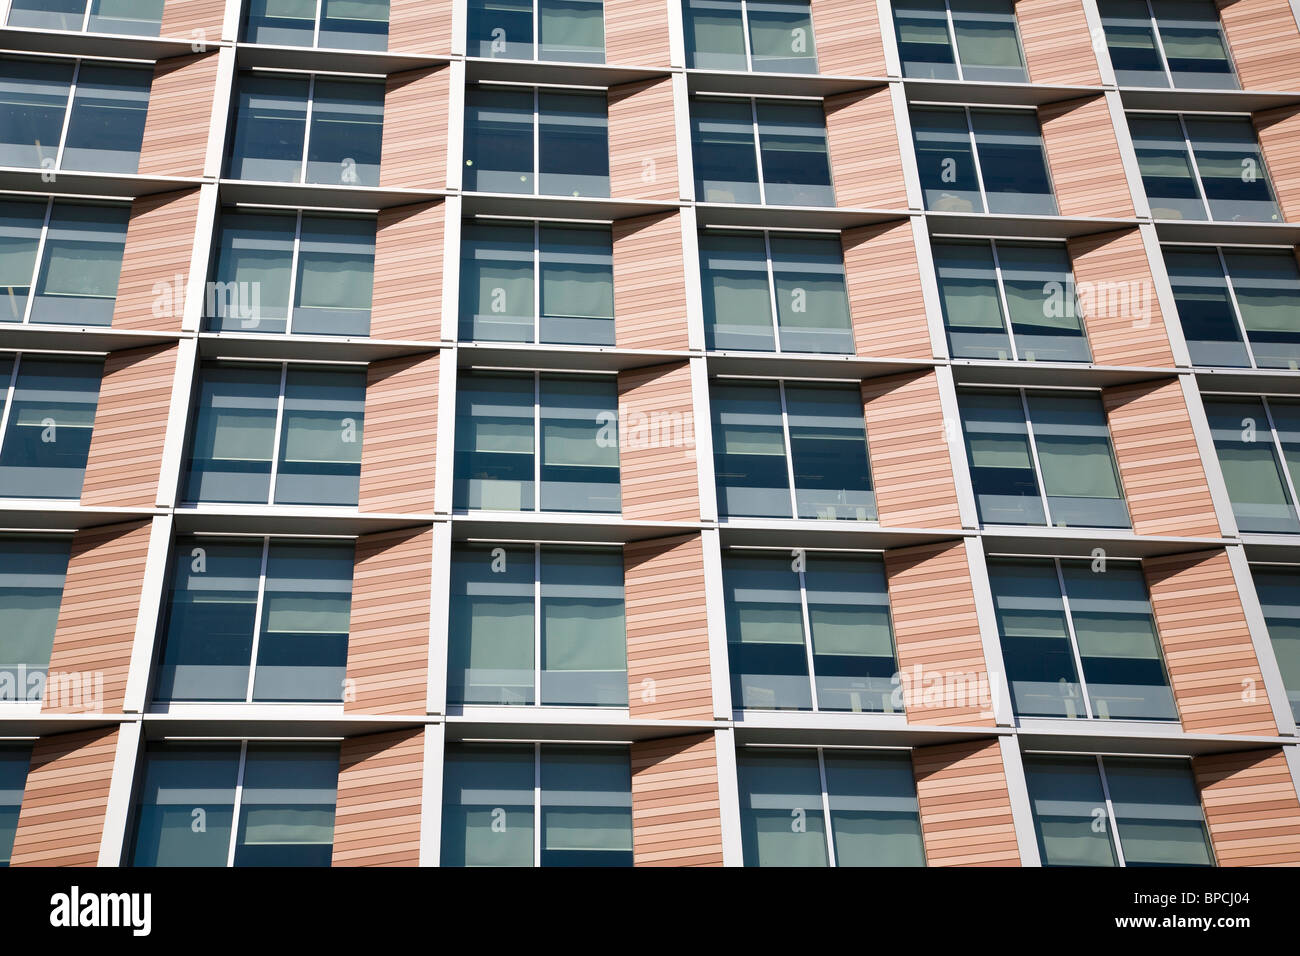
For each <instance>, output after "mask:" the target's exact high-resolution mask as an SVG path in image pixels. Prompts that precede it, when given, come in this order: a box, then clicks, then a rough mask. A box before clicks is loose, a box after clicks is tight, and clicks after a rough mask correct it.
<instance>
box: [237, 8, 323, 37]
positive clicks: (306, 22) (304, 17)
mask: <svg viewBox="0 0 1300 956" xmlns="http://www.w3.org/2000/svg"><path fill="white" fill-rule="evenodd" d="M315 31H316V0H249V4H248V21H247V23H246V24H245V26H244V40H245V42H247V43H267V44H274V45H276V46H311V45H312V42H313V41H312V34H313V33H315ZM322 45H323V46H332V45H333V44H328V43H327V44H322Z"/></svg>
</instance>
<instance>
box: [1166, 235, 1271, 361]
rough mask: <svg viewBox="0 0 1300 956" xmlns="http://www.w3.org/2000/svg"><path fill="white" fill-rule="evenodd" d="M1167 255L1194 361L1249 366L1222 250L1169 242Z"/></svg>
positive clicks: (1169, 270) (1182, 321)
mask: <svg viewBox="0 0 1300 956" xmlns="http://www.w3.org/2000/svg"><path fill="white" fill-rule="evenodd" d="M1164 259H1165V269H1166V270H1167V271H1168V273H1169V284H1170V286H1171V287H1172V288H1173V291H1174V302H1175V303H1176V304H1177V306H1178V321H1179V322H1180V323H1181V324H1182V326H1183V337H1184V338H1185V339H1186V340H1187V350H1188V352H1189V353H1190V354H1191V357H1192V364H1193V365H1217V366H1228V367H1233V368H1249V367H1250V356H1249V355H1247V353H1246V346H1245V344H1244V343H1243V342H1242V341H1241V329H1240V327H1239V326H1238V324H1237V315H1236V312H1235V311H1234V310H1233V308H1232V298H1231V295H1230V294H1229V292H1228V281H1227V279H1226V278H1225V277H1224V275H1223V264H1222V263H1221V262H1220V261H1219V254H1218V252H1216V251H1215V250H1213V249H1208V250H1207V249H1192V248H1171V247H1169V246H1166V247H1165V248H1164Z"/></svg>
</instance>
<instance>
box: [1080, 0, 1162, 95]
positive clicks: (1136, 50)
mask: <svg viewBox="0 0 1300 956" xmlns="http://www.w3.org/2000/svg"><path fill="white" fill-rule="evenodd" d="M1097 7H1098V9H1099V10H1100V12H1101V25H1102V29H1103V30H1105V31H1106V48H1107V50H1108V51H1109V52H1110V62H1111V65H1112V66H1113V67H1114V68H1115V80H1116V82H1117V83H1119V85H1120V86H1160V87H1167V86H1169V77H1168V76H1167V75H1166V74H1165V65H1164V61H1163V59H1162V58H1161V56H1160V49H1159V47H1158V46H1157V45H1156V34H1155V30H1154V29H1153V27H1152V25H1151V10H1150V9H1149V8H1148V7H1147V3H1146V0H1097Z"/></svg>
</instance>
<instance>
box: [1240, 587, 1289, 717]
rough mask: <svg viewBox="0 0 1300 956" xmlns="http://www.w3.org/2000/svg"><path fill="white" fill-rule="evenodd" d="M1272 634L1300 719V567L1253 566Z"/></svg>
mask: <svg viewBox="0 0 1300 956" xmlns="http://www.w3.org/2000/svg"><path fill="white" fill-rule="evenodd" d="M1250 570H1251V574H1252V575H1253V576H1254V578H1255V590H1256V593H1257V594H1258V595H1259V603H1260V607H1261V608H1262V610H1263V612H1264V621H1265V623H1266V624H1267V625H1268V637H1269V640H1270V642H1271V643H1272V645H1273V656H1274V657H1275V658H1276V659H1277V668H1278V670H1279V671H1281V672H1282V685H1283V686H1284V687H1285V688H1286V696H1287V699H1288V700H1289V701H1290V702H1291V711H1292V713H1293V714H1295V715H1296V717H1297V718H1300V568H1298V567H1296V566H1295V565H1291V566H1273V567H1269V566H1263V565H1252V566H1251V569H1250Z"/></svg>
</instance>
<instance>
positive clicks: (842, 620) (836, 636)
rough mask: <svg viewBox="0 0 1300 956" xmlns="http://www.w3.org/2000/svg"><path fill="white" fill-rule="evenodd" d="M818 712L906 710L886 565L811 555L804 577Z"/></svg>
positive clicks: (865, 558)
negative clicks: (900, 689) (898, 695)
mask: <svg viewBox="0 0 1300 956" xmlns="http://www.w3.org/2000/svg"><path fill="white" fill-rule="evenodd" d="M804 589H805V592H806V599H807V602H808V624H809V626H810V627H811V628H812V634H811V638H812V654H813V674H814V677H815V681H816V686H817V709H818V710H847V711H853V712H855V713H856V712H860V711H883V712H886V713H889V712H893V711H897V710H899V709H901V701H899V700H897V699H896V698H895V693H894V692H895V688H896V687H897V686H898V685H897V682H896V681H895V680H894V677H895V675H896V674H897V673H898V664H897V663H896V661H895V658H894V641H893V629H892V628H891V626H890V621H889V596H888V593H887V591H886V587H885V566H884V562H883V561H882V560H881V559H880V558H878V557H875V556H868V555H852V556H850V555H834V554H809V555H808V569H807V571H805V572H804Z"/></svg>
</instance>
